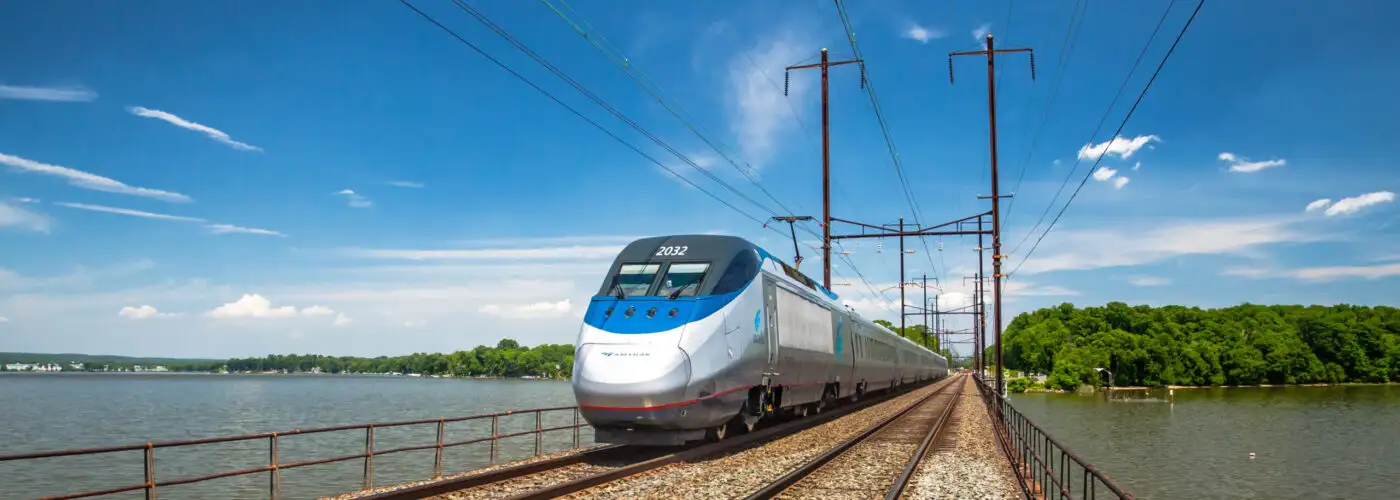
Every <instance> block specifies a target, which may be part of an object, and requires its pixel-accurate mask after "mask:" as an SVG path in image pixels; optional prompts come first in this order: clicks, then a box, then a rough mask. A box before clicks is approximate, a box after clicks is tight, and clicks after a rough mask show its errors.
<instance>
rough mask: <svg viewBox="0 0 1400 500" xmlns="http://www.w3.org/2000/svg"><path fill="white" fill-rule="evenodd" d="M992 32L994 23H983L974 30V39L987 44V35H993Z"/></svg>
mask: <svg viewBox="0 0 1400 500" xmlns="http://www.w3.org/2000/svg"><path fill="white" fill-rule="evenodd" d="M991 31H992V23H982V25H981V26H978V27H977V28H976V29H973V30H972V38H973V39H975V40H977V41H979V42H986V41H987V34H988V33H991Z"/></svg>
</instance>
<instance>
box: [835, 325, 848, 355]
mask: <svg viewBox="0 0 1400 500" xmlns="http://www.w3.org/2000/svg"><path fill="white" fill-rule="evenodd" d="M845 322H846V318H843V317H837V318H836V360H837V361H841V325H842V324H843V323H845Z"/></svg>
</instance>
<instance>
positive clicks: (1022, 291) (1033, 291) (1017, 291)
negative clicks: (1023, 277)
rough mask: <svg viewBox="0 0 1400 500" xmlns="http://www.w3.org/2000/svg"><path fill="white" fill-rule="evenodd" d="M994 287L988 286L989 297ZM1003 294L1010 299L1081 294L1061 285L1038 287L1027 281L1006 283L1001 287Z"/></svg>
mask: <svg viewBox="0 0 1400 500" xmlns="http://www.w3.org/2000/svg"><path fill="white" fill-rule="evenodd" d="M991 290H992V286H990V285H988V286H987V291H988V295H989V296H990V295H992V294H991ZM1001 291H1002V293H1004V294H1006V296H1007V298H1008V299H1009V298H1010V297H1062V296H1067V295H1079V292H1077V291H1074V290H1070V289H1068V288H1065V287H1062V286H1059V285H1037V284H1035V283H1030V282H1025V281H1005V282H1003V283H1002V285H1001Z"/></svg>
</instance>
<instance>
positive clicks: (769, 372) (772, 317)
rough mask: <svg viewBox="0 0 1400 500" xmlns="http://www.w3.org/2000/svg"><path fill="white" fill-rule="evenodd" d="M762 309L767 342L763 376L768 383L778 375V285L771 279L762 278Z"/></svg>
mask: <svg viewBox="0 0 1400 500" xmlns="http://www.w3.org/2000/svg"><path fill="white" fill-rule="evenodd" d="M763 311H764V315H765V316H766V317H765V318H764V323H765V326H764V328H763V334H764V335H765V336H766V338H765V340H766V342H765V343H766V344H768V361H767V362H766V363H765V364H764V368H763V378H764V382H765V383H768V382H769V380H770V379H772V378H774V377H777V376H778V354H779V353H778V336H779V335H780V332H779V331H778V285H777V284H775V283H773V280H772V279H768V278H764V279H763Z"/></svg>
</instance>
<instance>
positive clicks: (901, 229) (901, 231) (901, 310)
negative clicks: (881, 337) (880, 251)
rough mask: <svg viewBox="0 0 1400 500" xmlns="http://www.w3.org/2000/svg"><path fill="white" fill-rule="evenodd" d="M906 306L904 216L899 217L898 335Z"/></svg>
mask: <svg viewBox="0 0 1400 500" xmlns="http://www.w3.org/2000/svg"><path fill="white" fill-rule="evenodd" d="M907 310H908V306H905V305H904V218H903V217H900V218H899V336H901V337H903V336H905V333H904V312H905V311H907Z"/></svg>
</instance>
